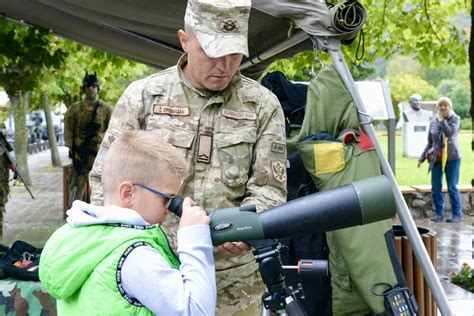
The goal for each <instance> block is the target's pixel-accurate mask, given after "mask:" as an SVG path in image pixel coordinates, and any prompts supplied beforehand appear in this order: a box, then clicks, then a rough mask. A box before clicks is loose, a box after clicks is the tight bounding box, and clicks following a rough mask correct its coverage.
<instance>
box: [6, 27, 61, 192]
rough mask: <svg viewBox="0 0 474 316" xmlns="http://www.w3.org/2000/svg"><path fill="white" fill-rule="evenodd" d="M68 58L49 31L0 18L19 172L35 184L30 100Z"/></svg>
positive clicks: (26, 179)
mask: <svg viewBox="0 0 474 316" xmlns="http://www.w3.org/2000/svg"><path fill="white" fill-rule="evenodd" d="M64 57H65V53H64V52H63V51H62V50H61V49H59V48H58V47H57V45H55V42H54V38H53V37H52V36H51V35H49V34H48V33H47V32H46V31H42V30H38V29H33V28H28V27H25V26H21V25H18V24H14V23H11V22H8V21H7V20H5V19H0V86H2V87H3V88H4V89H5V92H6V93H7V94H8V97H9V99H10V104H11V110H12V113H13V118H14V122H15V153H16V159H17V164H18V169H19V170H20V171H21V172H22V173H23V175H24V180H25V182H27V183H31V178H30V175H29V170H28V161H27V153H26V146H27V141H26V139H27V137H26V136H27V135H26V121H25V119H26V112H27V109H28V105H29V97H30V95H31V91H32V90H33V89H34V88H35V87H36V86H37V84H38V81H39V80H40V79H41V77H42V74H43V73H44V71H46V70H47V69H51V68H55V67H58V66H59V65H60V64H61V63H62V61H63V60H64Z"/></svg>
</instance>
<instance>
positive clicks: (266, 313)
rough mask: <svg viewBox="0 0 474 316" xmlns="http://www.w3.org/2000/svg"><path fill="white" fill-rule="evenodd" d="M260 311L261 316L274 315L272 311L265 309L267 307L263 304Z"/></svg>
mask: <svg viewBox="0 0 474 316" xmlns="http://www.w3.org/2000/svg"><path fill="white" fill-rule="evenodd" d="M260 310H261V312H260V316H270V315H271V314H272V312H271V311H269V310H268V309H266V308H265V305H263V303H262V304H261V307H260Z"/></svg>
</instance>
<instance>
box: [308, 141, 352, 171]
mask: <svg viewBox="0 0 474 316" xmlns="http://www.w3.org/2000/svg"><path fill="white" fill-rule="evenodd" d="M313 151H314V165H315V169H316V175H320V174H325V173H332V172H338V171H341V170H342V169H344V167H345V162H344V147H343V145H342V144H341V143H337V142H328V143H319V144H314V145H313Z"/></svg>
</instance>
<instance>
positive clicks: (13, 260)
mask: <svg viewBox="0 0 474 316" xmlns="http://www.w3.org/2000/svg"><path fill="white" fill-rule="evenodd" d="M5 248H6V249H4V250H5V252H4V254H3V256H2V257H1V258H0V271H1V273H0V279H5V278H9V277H12V278H14V279H18V280H24V281H39V276H38V270H39V261H40V256H41V249H40V248H36V247H34V246H32V245H30V244H29V243H27V242H24V241H21V240H17V241H15V242H14V243H13V245H12V246H11V247H10V248H8V247H5Z"/></svg>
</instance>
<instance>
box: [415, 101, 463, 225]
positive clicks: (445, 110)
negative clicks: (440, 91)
mask: <svg viewBox="0 0 474 316" xmlns="http://www.w3.org/2000/svg"><path fill="white" fill-rule="evenodd" d="M436 108H437V110H438V112H437V114H436V116H435V117H434V118H433V119H432V120H431V123H430V128H429V135H428V144H427V145H426V147H425V149H424V150H423V153H422V154H421V156H420V158H419V161H418V167H420V165H421V164H422V163H423V161H424V160H425V159H427V158H428V157H431V161H430V170H431V196H432V198H433V204H434V206H435V211H436V215H435V216H434V217H433V218H432V220H433V221H435V222H441V221H442V220H443V218H444V210H445V203H444V199H443V193H442V192H441V190H442V187H443V173H445V174H446V182H447V184H448V192H449V198H450V200H451V206H452V213H451V217H450V218H448V219H447V222H460V221H461V220H462V209H461V195H460V193H459V190H458V188H457V184H458V181H459V170H460V167H461V148H460V146H459V144H458V140H457V136H458V133H459V129H460V125H461V123H460V122H461V120H460V118H459V116H458V115H456V113H454V111H453V109H452V108H453V105H452V103H451V100H450V99H449V98H447V97H442V98H440V99H439V100H438V103H437V106H436Z"/></svg>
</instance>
